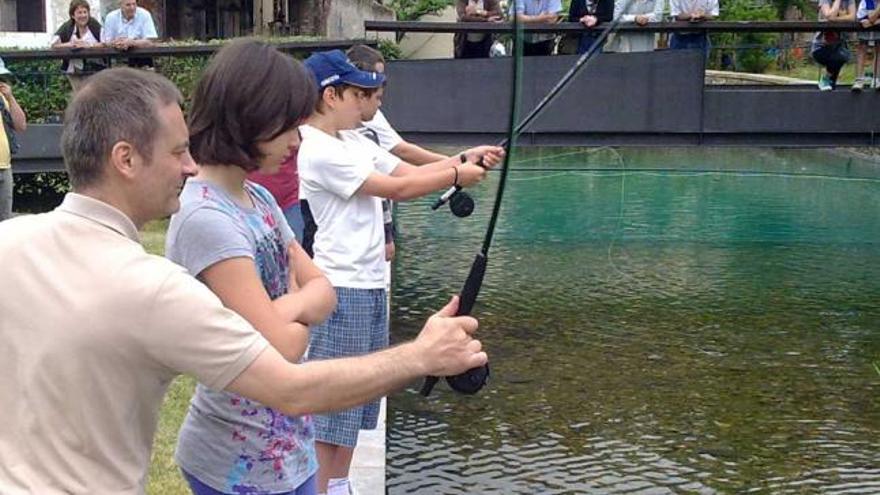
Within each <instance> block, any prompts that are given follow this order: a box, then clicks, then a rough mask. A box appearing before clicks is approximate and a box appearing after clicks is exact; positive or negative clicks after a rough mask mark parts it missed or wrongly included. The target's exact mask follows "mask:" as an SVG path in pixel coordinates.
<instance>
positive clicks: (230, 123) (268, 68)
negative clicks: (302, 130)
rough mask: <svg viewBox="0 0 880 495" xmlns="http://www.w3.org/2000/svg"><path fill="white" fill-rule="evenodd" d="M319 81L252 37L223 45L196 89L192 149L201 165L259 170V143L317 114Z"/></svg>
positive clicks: (192, 122)
mask: <svg viewBox="0 0 880 495" xmlns="http://www.w3.org/2000/svg"><path fill="white" fill-rule="evenodd" d="M317 93H318V92H317V91H316V90H315V82H314V78H313V77H312V75H311V74H310V73H309V72H308V70H306V68H305V67H303V65H302V64H301V63H300V62H298V61H296V60H294V59H293V58H291V57H289V56H287V55H284V54H283V53H281V52H279V51H278V50H277V49H275V48H274V47H272V46H271V45H269V44H267V43H265V42H262V41H259V40H256V39H253V38H250V39H238V40H235V41H233V42H231V43H229V44H228V45H226V46H224V47H223V48H221V49H220V51H218V52H217V54H216V55H214V57H213V58H212V59H211V62H210V63H209V64H208V67H207V69H205V72H204V73H203V74H202V77H201V79H199V82H198V84H197V85H196V88H195V91H193V96H192V105H191V106H190V113H189V136H190V150H191V152H192V155H193V158H195V160H196V162H197V163H199V164H200V165H221V164H222V165H236V166H239V167H241V168H243V169H245V170H247V171H252V170H256V169H257V168H258V164H257V161H258V160H259V159H260V158H262V154H261V153H260V152H259V150H258V149H257V143H259V142H261V141H269V140H271V139H274V138H275V137H277V136H278V135H280V134H281V133H283V132H285V131H287V130H289V129H291V128H293V127H295V126H296V125H298V124H299V123H300V122H302V120H303V119H305V118H306V117H308V116H309V114H311V113H312V110H313V109H314V107H315V99H316V98H317Z"/></svg>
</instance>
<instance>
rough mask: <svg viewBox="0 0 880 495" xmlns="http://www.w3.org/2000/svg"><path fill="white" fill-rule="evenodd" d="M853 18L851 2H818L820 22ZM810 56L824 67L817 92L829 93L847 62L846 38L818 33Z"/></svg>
mask: <svg viewBox="0 0 880 495" xmlns="http://www.w3.org/2000/svg"><path fill="white" fill-rule="evenodd" d="M855 18H856V6H855V3H853V1H852V0H819V20H820V21H853V20H855ZM810 55H812V57H813V60H815V61H816V63H817V64H819V65H821V66H823V67H825V71H824V72H822V75H821V76H819V90H820V91H831V90H832V89H834V87H835V86H837V76H839V75H840V69H841V68H843V66H844V64H846V63H847V62H849V50H848V49H847V48H846V38H844V35H843V34H842V33H840V32H839V31H819V32H818V33H816V36H814V37H813V44H812V47H811V49H810Z"/></svg>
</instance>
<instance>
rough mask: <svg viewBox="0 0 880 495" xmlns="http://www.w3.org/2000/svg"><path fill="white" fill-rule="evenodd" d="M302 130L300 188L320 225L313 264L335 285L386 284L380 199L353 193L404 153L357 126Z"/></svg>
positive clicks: (374, 286) (391, 166) (391, 168)
mask: <svg viewBox="0 0 880 495" xmlns="http://www.w3.org/2000/svg"><path fill="white" fill-rule="evenodd" d="M300 132H301V133H302V144H300V147H299V154H298V155H297V165H298V167H299V194H300V198H301V199H305V200H307V201H308V202H309V208H310V210H311V212H312V216H313V217H314V220H315V223H316V224H317V225H318V231H317V232H316V234H315V241H314V245H313V249H314V253H315V257H314V261H315V264H316V265H317V266H318V268H320V269H321V270H322V271H323V272H324V274H325V275H326V276H327V278H328V279H329V280H330V283H332V284H333V286H334V287H349V288H355V289H381V288H384V287H385V231H384V229H383V225H382V224H383V216H382V200H381V198H378V197H376V196H369V195H365V194H355V193H356V192H357V190H358V189H360V187H361V186H362V185H363V183H364V181H365V180H367V177H368V176H369V175H370V174H371V173H373V172H378V173H382V174H391V172H393V171H394V169H395V167H397V165H398V164H399V163H400V159H398V158H397V157H395V156H394V155H392V154H390V153H388V152H387V151H385V150H383V149H382V148H380V147H378V146H376V144H375V143H373V142H372V141H370V140H369V139H368V138H366V137H364V136H362V135H361V134H360V133H359V132H357V131H342V132H340V133H339V137H335V136H331V135H329V134H327V133H325V132H324V131H321V130H319V129H316V128H315V127H312V126H310V125H303V126H301V127H300Z"/></svg>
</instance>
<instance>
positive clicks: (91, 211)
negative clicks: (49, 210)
mask: <svg viewBox="0 0 880 495" xmlns="http://www.w3.org/2000/svg"><path fill="white" fill-rule="evenodd" d="M57 209H58V211H63V212H65V213H70V214H72V215H76V216H78V217H82V218H85V219H87V220H91V221H93V222H97V223H99V224H101V225H103V226H105V227H107V228H109V229H112V230H115V231H116V232H118V233H120V234H122V235H124V236H125V237H128V238H129V239H131V240H133V241H135V242H137V243H140V235H139V234H138V230H137V227H135V226H134V222H132V221H131V219H130V218H128V217H127V216H126V215H125V214H124V213H122V212H121V211H119V210H117V209H116V208H114V207H112V206H110V205H109V204H107V203H105V202H103V201H99V200H97V199H95V198H92V197H89V196H84V195H82V194H77V193H73V192H69V193H67V195H65V196H64V201H63V202H62V203H61V206H59V207H58V208H57Z"/></svg>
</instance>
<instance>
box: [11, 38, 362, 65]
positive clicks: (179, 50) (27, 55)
mask: <svg viewBox="0 0 880 495" xmlns="http://www.w3.org/2000/svg"><path fill="white" fill-rule="evenodd" d="M357 44H365V45H371V46H374V47H375V46H376V44H377V42H376V40H367V39H354V40H317V41H291V42H286V43H278V44H276V45H274V46H275V47H276V48H278V49H279V50H281V51H283V52H285V53H309V52H314V51H321V50H332V49H335V48H339V49H345V48H348V47H351V46H352V45H357ZM222 46H223V45H222V44H217V43H214V44H197V45H162V44H157V45H155V46H150V47H144V48H131V49H129V50H126V51H119V50H116V49H114V48H103V47H102V48H79V49H70V48H59V49H46V50H6V51H0V57H2V58H3V60H6V61H10V60H52V59H55V60H67V59H72V58H102V59H105V58H110V59H119V58H132V57H194V56H206V55H211V54H212V53H214V52H216V51H217V50H219V49H220V48H221V47H222Z"/></svg>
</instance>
